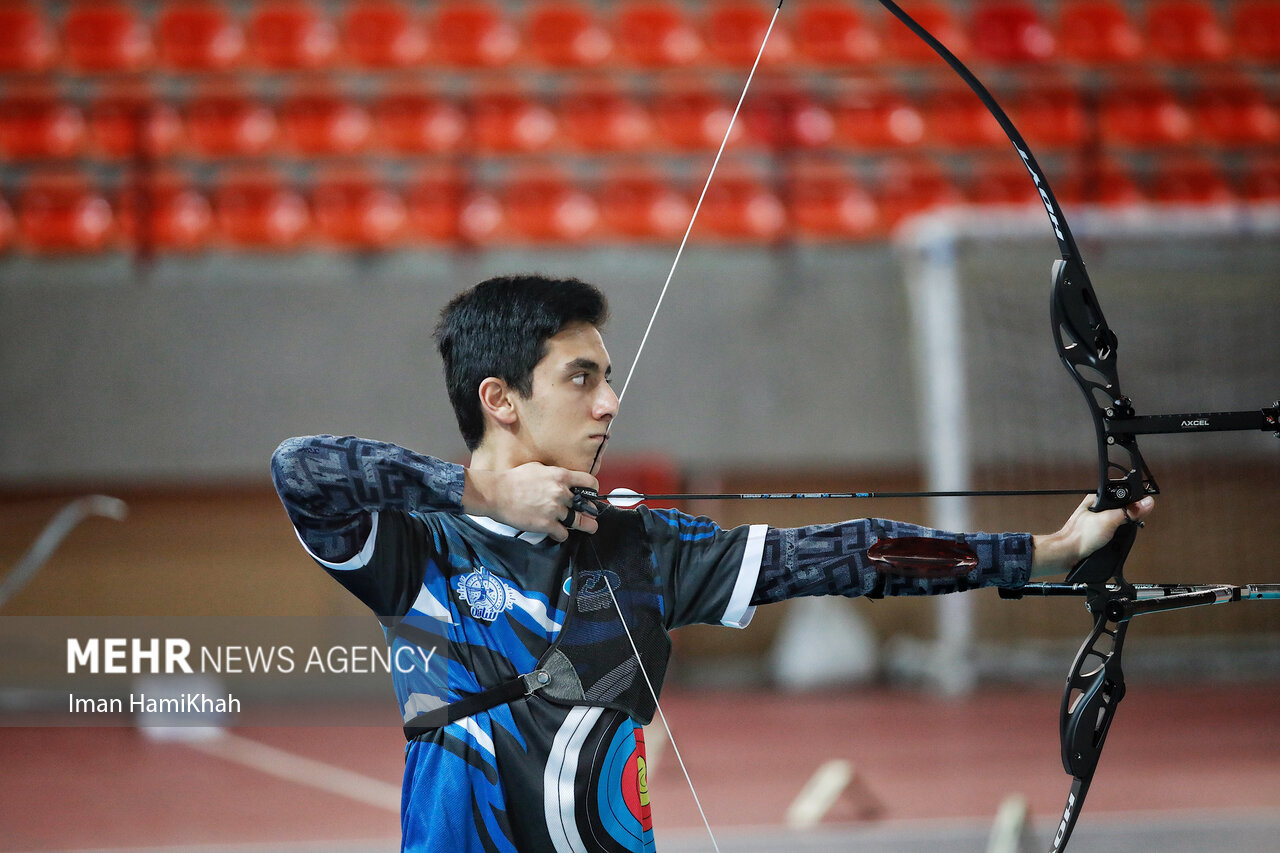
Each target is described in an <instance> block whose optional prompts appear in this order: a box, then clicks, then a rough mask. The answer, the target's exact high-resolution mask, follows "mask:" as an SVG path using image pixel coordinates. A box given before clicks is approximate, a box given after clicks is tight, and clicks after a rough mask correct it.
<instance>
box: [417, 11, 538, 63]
mask: <svg viewBox="0 0 1280 853" xmlns="http://www.w3.org/2000/svg"><path fill="white" fill-rule="evenodd" d="M431 44H432V46H433V48H434V52H435V55H436V56H437V57H439V58H440V59H441V60H442V61H443V62H445V63H446V64H449V65H457V66H461V67H464V68H496V67H499V66H503V65H506V64H508V63H510V62H511V60H512V58H513V57H515V55H516V53H517V51H518V50H519V49H520V34H519V32H518V31H517V30H516V27H515V25H514V24H512V23H511V21H510V20H508V19H507V17H506V13H505V12H504V11H503V9H502V7H500V6H495V5H492V4H490V3H487V2H479V0H467V2H450V3H447V4H445V5H444V6H443V8H441V9H440V11H439V12H437V13H436V16H435V21H434V23H433V25H432V30H431Z"/></svg>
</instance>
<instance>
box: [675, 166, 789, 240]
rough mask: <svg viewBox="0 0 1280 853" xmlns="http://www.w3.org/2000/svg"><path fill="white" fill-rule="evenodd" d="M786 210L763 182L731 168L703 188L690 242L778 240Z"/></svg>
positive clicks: (783, 226) (718, 174) (780, 200)
mask: <svg viewBox="0 0 1280 853" xmlns="http://www.w3.org/2000/svg"><path fill="white" fill-rule="evenodd" d="M786 229H787V208H786V206H785V205H784V204H783V203H782V199H781V198H780V197H779V195H778V193H777V192H776V191H775V190H774V189H773V188H772V187H770V186H769V185H767V184H766V183H765V182H764V181H762V180H760V179H759V178H757V177H755V176H754V175H750V174H747V173H744V172H737V173H735V172H734V170H733V169H732V167H730V168H729V169H726V170H724V171H723V172H722V173H717V174H716V179H715V180H714V181H712V183H711V186H710V187H708V188H707V194H706V196H705V197H704V198H703V200H702V209H701V210H700V211H699V213H698V224H697V225H695V226H694V229H693V233H692V234H691V235H690V236H691V239H694V240H699V241H708V240H712V241H722V240H730V241H759V240H775V239H778V238H780V237H782V236H783V235H784V234H785V232H786Z"/></svg>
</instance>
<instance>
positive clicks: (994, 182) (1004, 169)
mask: <svg viewBox="0 0 1280 853" xmlns="http://www.w3.org/2000/svg"><path fill="white" fill-rule="evenodd" d="M964 195H965V199H966V200H967V201H968V202H969V203H970V204H979V205H984V206H995V207H1038V208H1043V205H1044V202H1043V201H1042V200H1041V199H1040V191H1039V190H1037V189H1036V185H1035V182H1034V181H1033V180H1032V179H1031V173H1030V172H1028V171H1027V168H1026V167H1025V166H1023V165H1022V163H1021V162H1019V161H1018V160H1017V158H1013V161H1012V162H1010V160H1009V159H1006V158H1003V157H1002V158H1000V159H998V160H993V161H991V162H983V163H980V164H979V165H978V166H977V167H976V168H975V169H974V170H973V174H972V176H971V177H970V178H969V180H968V181H966V182H965V187H964Z"/></svg>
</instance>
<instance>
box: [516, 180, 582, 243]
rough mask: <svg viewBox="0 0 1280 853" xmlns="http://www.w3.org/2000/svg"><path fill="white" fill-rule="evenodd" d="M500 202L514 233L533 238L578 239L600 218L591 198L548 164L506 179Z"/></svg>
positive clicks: (570, 240) (550, 239) (569, 240)
mask: <svg viewBox="0 0 1280 853" xmlns="http://www.w3.org/2000/svg"><path fill="white" fill-rule="evenodd" d="M502 203H503V207H504V209H505V211H506V216H507V221H508V223H509V224H510V226H511V228H512V230H513V231H514V232H515V236H517V237H522V238H525V239H529V240H533V241H536V242H551V243H563V242H580V241H582V240H584V239H586V238H587V237H589V236H591V235H592V233H593V232H594V231H595V230H596V227H597V226H598V224H599V221H600V209H599V207H598V206H597V205H596V202H595V199H593V198H592V197H591V196H590V195H588V194H587V193H586V192H585V191H583V190H582V189H580V188H578V187H576V186H574V185H573V183H572V182H570V181H569V180H568V179H567V178H566V177H564V176H563V175H560V174H557V173H556V172H555V171H554V170H552V169H548V168H538V169H530V170H529V171H528V172H525V173H522V174H518V175H516V176H515V177H513V178H511V179H510V180H508V181H507V183H506V185H505V186H504V187H503V191H502Z"/></svg>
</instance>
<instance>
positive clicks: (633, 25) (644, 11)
mask: <svg viewBox="0 0 1280 853" xmlns="http://www.w3.org/2000/svg"><path fill="white" fill-rule="evenodd" d="M614 31H615V42H616V44H617V48H618V49H617V53H618V54H619V55H621V56H622V58H623V59H625V60H627V61H628V62H630V63H632V64H634V65H638V66H640V67H642V68H664V67H673V66H676V67H678V66H685V65H692V64H693V63H695V62H697V61H698V60H700V59H701V58H702V54H703V50H704V49H705V45H704V44H703V42H702V37H701V36H700V35H699V34H698V30H697V29H696V28H695V27H694V25H693V24H692V23H691V22H690V21H689V20H688V18H686V17H685V12H684V8H683V7H682V6H681V5H678V4H676V3H671V2H665V0H630V2H627V3H625V4H624V5H623V7H622V9H621V11H619V12H618V15H617V19H616V22H615V25H614Z"/></svg>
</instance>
